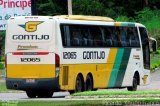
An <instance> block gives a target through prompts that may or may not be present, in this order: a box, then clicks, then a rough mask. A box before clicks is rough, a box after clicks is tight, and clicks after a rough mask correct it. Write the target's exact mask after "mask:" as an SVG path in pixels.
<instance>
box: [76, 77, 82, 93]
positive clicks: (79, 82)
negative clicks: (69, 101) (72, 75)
mask: <svg viewBox="0 0 160 106" xmlns="http://www.w3.org/2000/svg"><path fill="white" fill-rule="evenodd" d="M82 90H83V82H82V78H81V77H80V75H78V76H77V78H76V85H75V92H82Z"/></svg>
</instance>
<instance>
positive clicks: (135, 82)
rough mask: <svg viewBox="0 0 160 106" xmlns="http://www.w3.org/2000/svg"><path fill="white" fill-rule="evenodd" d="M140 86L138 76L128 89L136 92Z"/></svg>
mask: <svg viewBox="0 0 160 106" xmlns="http://www.w3.org/2000/svg"><path fill="white" fill-rule="evenodd" d="M137 86H138V78H137V76H136V75H134V77H133V82H132V86H131V87H127V89H128V91H136V90H137Z"/></svg>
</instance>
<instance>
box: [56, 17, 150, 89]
mask: <svg viewBox="0 0 160 106" xmlns="http://www.w3.org/2000/svg"><path fill="white" fill-rule="evenodd" d="M57 23H58V24H57V25H58V27H59V26H60V29H59V30H57V31H58V34H59V35H58V42H59V43H58V44H59V49H58V51H59V54H60V61H61V66H60V77H59V78H60V79H59V84H60V88H61V90H68V91H75V89H76V86H77V85H76V81H77V78H78V77H80V78H81V81H82V91H84V90H87V89H86V86H87V84H88V83H87V78H88V76H90V78H91V80H92V83H93V88H92V89H98V88H123V87H132V86H133V79H134V77H135V76H136V77H137V84H138V85H147V84H149V81H150V70H145V69H144V67H143V52H142V46H141V37H140V32H139V26H138V25H137V24H134V26H133V28H135V29H136V31H137V36H138V39H139V41H138V43H139V46H137V47H111V46H110V47H107V46H103V47H100V46H99V47H96V46H88V47H87V46H80V45H79V46H72V45H71V44H69V43H68V42H66V40H69V39H70V40H71V39H72V36H71V35H70V34H71V33H72V31H73V29H72V28H75V29H76V27H77V28H82V30H84V29H87V28H88V27H91V26H95V27H96V26H97V27H96V28H98V27H102V26H104V27H105V26H106V27H108V26H112V27H115V23H114V22H106V23H105V22H92V21H72V20H70V21H65V20H58V21H57ZM121 24H123V22H122V23H121ZM116 27H122V26H116ZM127 27H128V26H127ZM141 27H142V26H141ZM70 28H71V29H70ZM96 28H95V30H96ZM143 28H144V26H143ZM93 29H94V28H93ZM78 30H80V29H78ZM101 30H102V29H101ZM102 32H103V31H102ZM81 33H82V32H81ZM102 35H103V34H102ZM65 36H67V38H65ZM65 42H66V43H65ZM70 42H71V41H70ZM64 43H65V44H64Z"/></svg>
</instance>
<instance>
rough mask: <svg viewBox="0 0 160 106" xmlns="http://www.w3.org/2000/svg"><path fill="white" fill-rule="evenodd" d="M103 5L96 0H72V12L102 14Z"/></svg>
mask: <svg viewBox="0 0 160 106" xmlns="http://www.w3.org/2000/svg"><path fill="white" fill-rule="evenodd" d="M104 10H105V8H104V5H103V4H102V3H101V2H99V1H98V0H73V14H78V15H79V14H83V15H99V16H103V15H104Z"/></svg>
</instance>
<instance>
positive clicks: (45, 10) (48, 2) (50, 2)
mask: <svg viewBox="0 0 160 106" xmlns="http://www.w3.org/2000/svg"><path fill="white" fill-rule="evenodd" d="M58 3H59V2H58V0H37V9H38V15H47V16H52V15H59V14H64V12H63V8H62V7H61V6H60V5H59V4H58Z"/></svg>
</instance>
